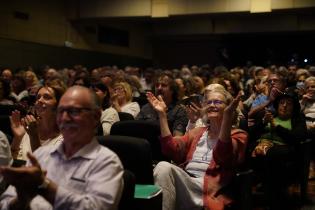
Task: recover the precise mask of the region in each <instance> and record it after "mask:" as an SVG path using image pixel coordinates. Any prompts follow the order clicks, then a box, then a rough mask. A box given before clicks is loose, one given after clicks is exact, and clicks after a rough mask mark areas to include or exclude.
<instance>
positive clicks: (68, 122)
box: [57, 86, 101, 145]
mask: <svg viewBox="0 0 315 210" xmlns="http://www.w3.org/2000/svg"><path fill="white" fill-rule="evenodd" d="M100 116H101V109H100V106H99V103H98V100H97V97H96V95H95V93H94V92H93V91H92V90H90V89H88V88H86V87H83V86H72V87H70V88H69V89H68V90H67V91H66V92H65V94H64V95H63V96H62V97H61V99H60V101H59V105H58V109H57V124H58V126H59V128H60V132H61V133H62V135H63V137H64V141H65V143H69V142H70V144H72V143H75V144H78V143H79V144H82V145H85V144H87V143H89V142H90V141H91V140H92V138H93V136H94V131H95V128H96V127H97V126H98V125H99V123H100Z"/></svg>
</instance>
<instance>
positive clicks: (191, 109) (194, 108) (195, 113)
mask: <svg viewBox="0 0 315 210" xmlns="http://www.w3.org/2000/svg"><path fill="white" fill-rule="evenodd" d="M185 109H186V112H187V116H188V119H189V120H190V122H191V123H195V122H196V121H197V120H198V119H199V118H200V117H201V113H202V110H203V109H202V107H200V106H198V105H197V104H196V103H194V102H191V104H190V105H187V106H185Z"/></svg>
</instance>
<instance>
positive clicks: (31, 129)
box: [21, 115, 38, 136]
mask: <svg viewBox="0 0 315 210" xmlns="http://www.w3.org/2000/svg"><path fill="white" fill-rule="evenodd" d="M21 121H22V124H23V125H24V127H25V130H26V132H27V133H28V135H30V136H35V135H38V131H37V120H36V118H35V117H34V116H33V115H26V116H25V117H24V118H22V120H21Z"/></svg>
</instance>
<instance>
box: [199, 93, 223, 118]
mask: <svg viewBox="0 0 315 210" xmlns="http://www.w3.org/2000/svg"><path fill="white" fill-rule="evenodd" d="M203 106H204V108H205V114H206V116H207V119H208V120H209V121H212V120H221V119H222V117H223V111H224V109H225V107H226V98H225V96H224V95H223V94H222V93H220V92H217V91H209V92H208V93H207V95H206V97H205V101H204V105H203Z"/></svg>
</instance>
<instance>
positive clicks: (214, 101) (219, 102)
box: [206, 100, 225, 106]
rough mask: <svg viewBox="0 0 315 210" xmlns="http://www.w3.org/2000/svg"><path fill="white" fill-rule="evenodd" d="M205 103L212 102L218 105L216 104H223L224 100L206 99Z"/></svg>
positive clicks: (209, 103)
mask: <svg viewBox="0 0 315 210" xmlns="http://www.w3.org/2000/svg"><path fill="white" fill-rule="evenodd" d="M206 104H207V105H211V104H213V105H214V106H218V105H222V104H225V102H224V101H221V100H208V101H206Z"/></svg>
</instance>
